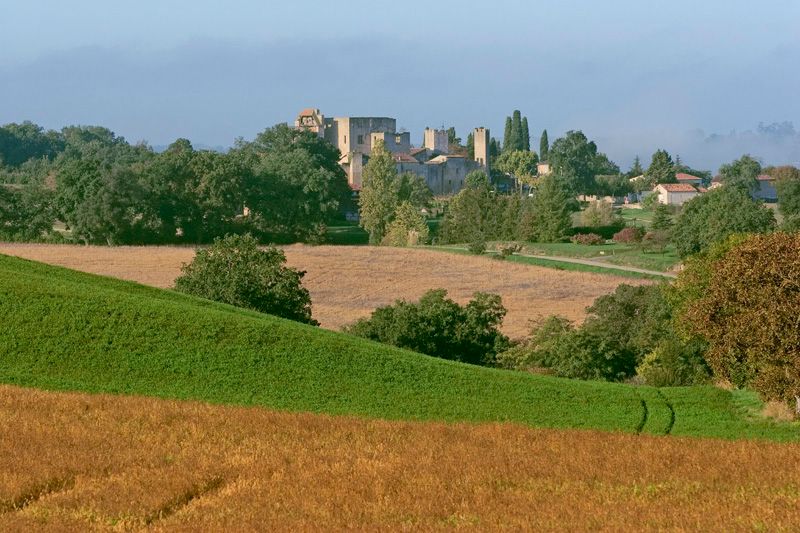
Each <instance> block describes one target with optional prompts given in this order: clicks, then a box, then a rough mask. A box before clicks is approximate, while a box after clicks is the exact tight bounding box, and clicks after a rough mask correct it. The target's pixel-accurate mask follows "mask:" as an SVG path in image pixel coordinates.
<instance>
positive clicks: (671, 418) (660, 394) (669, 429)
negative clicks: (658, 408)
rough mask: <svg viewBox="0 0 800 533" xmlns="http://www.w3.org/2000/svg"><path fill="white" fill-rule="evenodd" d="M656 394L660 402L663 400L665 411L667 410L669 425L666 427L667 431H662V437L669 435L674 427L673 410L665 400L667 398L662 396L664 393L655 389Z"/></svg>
mask: <svg viewBox="0 0 800 533" xmlns="http://www.w3.org/2000/svg"><path fill="white" fill-rule="evenodd" d="M656 394H658V396H659V397H660V398H661V399H662V400H664V405H666V406H667V409H669V425H668V426H667V429H666V430H665V431H664V435H669V434H670V433H672V428H673V427H674V426H675V408H674V407H673V406H672V404H671V403H670V401H669V400H667V397H666V396H664V393H663V392H661V389H656Z"/></svg>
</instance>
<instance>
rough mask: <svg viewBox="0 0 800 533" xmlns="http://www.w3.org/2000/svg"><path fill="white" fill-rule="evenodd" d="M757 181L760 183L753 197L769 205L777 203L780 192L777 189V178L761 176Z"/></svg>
mask: <svg viewBox="0 0 800 533" xmlns="http://www.w3.org/2000/svg"><path fill="white" fill-rule="evenodd" d="M756 181H758V188H757V189H755V190H754V191H753V197H754V198H755V199H756V200H762V201H764V202H767V203H777V202H778V190H777V189H776V188H775V178H773V177H772V176H768V175H766V174H761V175H760V176H758V177H757V178H756Z"/></svg>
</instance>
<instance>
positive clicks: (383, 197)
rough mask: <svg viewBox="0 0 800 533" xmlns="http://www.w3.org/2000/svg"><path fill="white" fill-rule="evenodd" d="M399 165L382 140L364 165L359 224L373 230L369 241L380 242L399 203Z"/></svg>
mask: <svg viewBox="0 0 800 533" xmlns="http://www.w3.org/2000/svg"><path fill="white" fill-rule="evenodd" d="M398 186H399V182H398V179H397V167H396V166H395V163H394V159H393V158H392V154H391V153H389V151H388V150H387V149H386V147H385V146H384V145H383V143H382V142H378V143H376V145H375V146H374V147H373V149H372V155H371V156H370V158H369V162H367V164H366V165H365V166H364V172H363V179H362V183H361V194H360V195H359V198H358V205H359V215H360V221H359V224H360V225H361V227H362V228H364V229H365V230H366V231H367V232H368V233H369V242H370V243H372V244H380V243H381V241H382V240H383V237H384V235H386V228H387V227H388V226H389V223H390V222H391V221H392V218H393V217H394V212H395V209H397V205H398V203H399V187H398Z"/></svg>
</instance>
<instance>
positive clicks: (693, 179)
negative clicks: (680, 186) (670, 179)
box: [675, 172, 703, 187]
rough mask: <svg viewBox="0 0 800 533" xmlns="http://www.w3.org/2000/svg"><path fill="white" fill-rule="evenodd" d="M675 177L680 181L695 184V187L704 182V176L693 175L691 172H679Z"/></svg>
mask: <svg viewBox="0 0 800 533" xmlns="http://www.w3.org/2000/svg"><path fill="white" fill-rule="evenodd" d="M675 179H676V180H677V181H678V183H687V184H689V185H694V186H695V187H697V186H698V185H702V184H703V178H699V177H697V176H692V175H691V174H686V173H685V172H679V173H677V174H675Z"/></svg>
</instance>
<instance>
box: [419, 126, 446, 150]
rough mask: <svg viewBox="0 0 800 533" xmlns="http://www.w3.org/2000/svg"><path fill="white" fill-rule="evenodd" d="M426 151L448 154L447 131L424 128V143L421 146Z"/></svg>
mask: <svg viewBox="0 0 800 533" xmlns="http://www.w3.org/2000/svg"><path fill="white" fill-rule="evenodd" d="M422 146H423V147H425V148H427V149H428V150H431V151H435V152H440V153H442V154H446V153H449V152H450V142H449V140H448V136H447V130H435V129H432V128H425V142H424V143H423V145H422Z"/></svg>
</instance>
